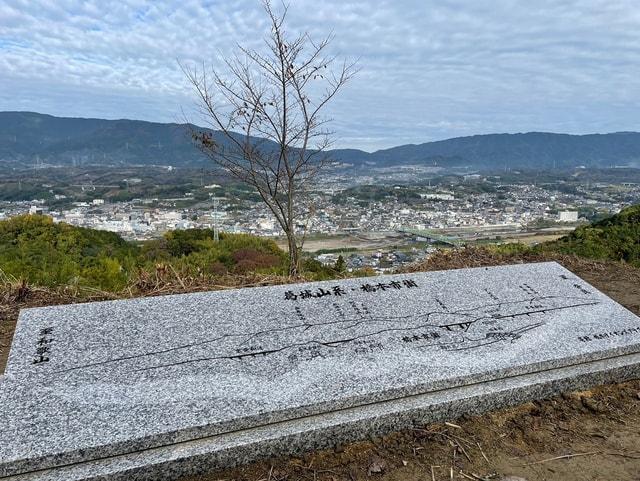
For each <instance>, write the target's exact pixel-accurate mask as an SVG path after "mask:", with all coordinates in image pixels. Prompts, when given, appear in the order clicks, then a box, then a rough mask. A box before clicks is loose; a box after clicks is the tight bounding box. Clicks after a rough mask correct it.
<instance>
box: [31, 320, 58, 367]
mask: <svg viewBox="0 0 640 481" xmlns="http://www.w3.org/2000/svg"><path fill="white" fill-rule="evenodd" d="M52 335H53V327H44V328H42V329H40V337H38V341H37V342H36V350H35V356H34V358H33V361H32V364H42V363H44V362H49V354H50V353H51V344H53V341H54V339H53V336H52Z"/></svg>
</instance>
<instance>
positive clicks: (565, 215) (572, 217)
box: [558, 210, 578, 222]
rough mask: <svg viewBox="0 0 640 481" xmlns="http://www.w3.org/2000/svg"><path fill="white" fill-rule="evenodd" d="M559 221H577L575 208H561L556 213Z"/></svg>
mask: <svg viewBox="0 0 640 481" xmlns="http://www.w3.org/2000/svg"><path fill="white" fill-rule="evenodd" d="M558 221H560V222H578V212H577V211H575V210H562V211H560V212H559V213H558Z"/></svg>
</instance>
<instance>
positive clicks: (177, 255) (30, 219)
mask: <svg viewBox="0 0 640 481" xmlns="http://www.w3.org/2000/svg"><path fill="white" fill-rule="evenodd" d="M285 268H286V254H285V253H284V252H282V250H280V248H278V246H277V245H276V244H275V242H273V241H272V240H268V239H262V238H259V237H254V236H249V235H243V234H224V233H221V234H220V241H219V242H215V241H214V236H213V231H211V230H205V229H193V230H186V231H175V232H169V233H167V234H166V235H165V236H164V237H162V238H161V239H158V240H153V241H147V242H141V243H135V242H127V241H125V240H124V239H122V238H121V237H120V236H118V235H117V234H114V233H111V232H104V231H98V230H94V229H86V228H81V227H75V226H71V225H68V224H65V223H54V222H53V221H52V220H51V218H49V217H44V216H19V217H14V218H11V219H9V220H5V221H1V222H0V272H1V273H2V274H4V276H5V277H7V278H8V279H15V280H25V281H27V282H28V283H29V284H35V285H40V286H48V287H54V286H61V285H62V286H64V285H81V286H85V287H93V288H96V289H100V290H105V291H112V292H115V291H119V290H121V289H123V288H124V287H125V286H127V285H130V284H131V283H132V282H136V281H137V280H139V279H141V278H148V277H149V276H150V275H154V276H156V275H158V273H160V274H162V273H163V272H165V271H167V272H171V273H173V274H174V275H175V276H176V277H214V276H220V275H224V274H227V273H233V274H245V273H247V272H249V271H251V272H256V271H257V272H264V273H283V272H285Z"/></svg>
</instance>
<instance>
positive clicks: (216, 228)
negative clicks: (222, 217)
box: [213, 197, 220, 242]
mask: <svg viewBox="0 0 640 481" xmlns="http://www.w3.org/2000/svg"><path fill="white" fill-rule="evenodd" d="M219 240H220V228H219V226H218V198H217V197H214V198H213V241H214V242H218V241H219Z"/></svg>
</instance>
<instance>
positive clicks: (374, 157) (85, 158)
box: [0, 112, 640, 170]
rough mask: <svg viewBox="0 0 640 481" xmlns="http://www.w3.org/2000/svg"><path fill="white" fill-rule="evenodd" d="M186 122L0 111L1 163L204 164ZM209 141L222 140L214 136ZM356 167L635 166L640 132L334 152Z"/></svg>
mask: <svg viewBox="0 0 640 481" xmlns="http://www.w3.org/2000/svg"><path fill="white" fill-rule="evenodd" d="M190 132H191V129H190V126H189V125H186V124H177V123H170V124H163V123H155V122H146V121H140V120H103V119H84V118H63V117H54V116H51V115H45V114H39V113H34V112H0V162H3V161H4V162H14V163H16V162H17V163H23V164H24V165H25V166H30V165H34V163H42V164H53V165H95V164H102V165H114V166H116V165H151V164H153V165H173V166H202V165H206V164H207V163H208V162H209V160H207V158H206V157H205V156H204V155H203V154H202V153H201V152H199V151H198V150H197V148H195V146H194V143H193V141H192V139H191V136H190ZM213 135H214V138H216V137H217V138H218V139H219V140H221V139H222V136H221V134H220V133H219V132H215V131H214V132H213ZM331 156H332V158H333V159H334V160H336V161H340V162H343V163H348V164H351V165H353V166H354V167H355V168H362V167H366V168H370V167H390V166H399V165H424V166H441V167H445V168H446V167H468V168H471V169H478V170H495V169H500V170H502V169H504V168H518V169H549V168H574V167H578V166H585V167H594V168H605V167H611V166H614V165H615V166H630V167H639V168H640V133H638V132H616V133H608V134H588V135H569V134H556V133H544V132H529V133H519V134H488V135H474V136H469V137H457V138H452V139H448V140H441V141H436V142H427V143H423V144H409V145H401V146H397V147H392V148H389V149H384V150H378V151H376V152H371V153H369V152H365V151H362V150H357V149H338V150H333V151H331Z"/></svg>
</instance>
